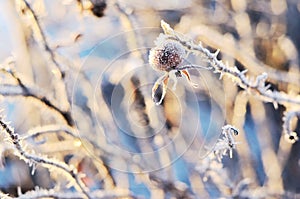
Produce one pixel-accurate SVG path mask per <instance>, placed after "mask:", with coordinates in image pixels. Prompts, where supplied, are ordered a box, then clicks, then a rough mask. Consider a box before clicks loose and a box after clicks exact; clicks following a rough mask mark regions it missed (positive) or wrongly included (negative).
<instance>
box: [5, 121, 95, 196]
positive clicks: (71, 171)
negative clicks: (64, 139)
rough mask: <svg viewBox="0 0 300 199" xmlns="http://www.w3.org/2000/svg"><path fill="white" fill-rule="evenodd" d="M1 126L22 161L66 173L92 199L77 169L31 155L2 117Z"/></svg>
mask: <svg viewBox="0 0 300 199" xmlns="http://www.w3.org/2000/svg"><path fill="white" fill-rule="evenodd" d="M0 126H1V128H2V130H3V131H4V133H7V134H8V136H9V137H10V139H11V142H12V143H13V144H14V146H15V148H16V149H17V152H18V155H19V157H20V158H21V159H24V160H25V162H26V163H28V164H29V165H30V166H35V164H45V165H47V166H49V167H53V168H58V169H60V170H62V171H64V173H66V174H67V176H68V177H70V180H72V181H73V182H74V183H75V185H76V186H75V187H78V188H79V190H80V191H81V192H82V193H83V194H84V195H85V196H86V197H87V198H92V197H91V196H90V194H89V192H88V191H87V190H86V189H87V188H86V187H85V185H84V183H83V182H82V180H81V178H80V175H79V173H78V172H77V170H76V169H75V168H71V167H70V166H68V165H67V164H65V163H63V162H60V161H57V160H53V159H49V158H46V157H42V156H38V155H34V154H31V153H28V152H27V151H26V150H25V148H24V147H23V146H22V145H21V143H20V138H19V135H18V134H17V133H15V131H14V129H13V128H12V127H11V126H10V125H9V124H8V123H7V122H5V121H4V120H3V118H2V117H0Z"/></svg>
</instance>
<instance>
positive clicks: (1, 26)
mask: <svg viewBox="0 0 300 199" xmlns="http://www.w3.org/2000/svg"><path fill="white" fill-rule="evenodd" d="M161 20H164V21H165V22H167V23H168V24H170V26H171V27H173V28H174V30H175V31H177V32H178V33H179V34H184V35H186V36H187V37H188V38H190V39H191V40H193V41H195V42H196V43H197V42H200V41H201V42H202V44H203V46H205V47H206V48H208V49H209V50H211V51H212V52H214V51H216V50H217V49H220V54H219V55H218V58H219V59H222V60H223V61H224V63H228V65H229V66H237V68H238V69H240V70H245V69H247V70H248V72H247V76H249V78H250V79H251V77H252V78H255V77H256V76H257V75H259V74H261V73H263V72H266V73H267V74H268V79H267V82H268V83H269V84H270V85H271V89H272V90H280V91H283V92H285V93H287V94H289V95H290V96H291V99H293V98H296V97H295V96H297V95H299V92H300V72H299V69H300V68H299V57H300V51H299V48H300V34H299V31H300V2H299V1H298V0H268V1H267V0H259V1H258V0H251V1H246V0H186V1H179V0H164V1H146V0H144V1H135V0H128V1H121V0H120V1H110V0H107V1H105V0H77V1H76V0H26V1H25V0H15V1H5V0H3V1H0V44H1V45H0V63H1V72H0V78H1V83H0V99H1V100H0V107H1V110H2V116H3V117H4V118H5V121H10V122H11V123H10V125H11V126H12V127H13V128H14V130H15V132H16V133H18V134H19V135H20V137H21V138H20V139H21V143H22V145H23V146H24V147H25V149H26V151H27V152H28V153H30V154H36V155H38V156H43V157H44V156H46V157H49V158H54V159H56V160H58V161H60V162H64V163H66V164H67V165H70V166H73V167H74V168H76V169H77V170H78V171H79V172H80V173H83V174H85V176H84V177H82V182H83V183H84V184H85V186H86V187H87V188H88V189H89V192H90V193H93V192H96V191H101V194H102V195H101V194H98V195H97V194H95V198H300V195H299V193H300V161H299V158H300V144H299V142H295V143H290V142H288V141H287V140H286V139H284V138H285V134H284V128H283V125H284V118H286V117H285V116H286V115H288V113H290V112H293V111H294V112H296V113H298V118H297V114H296V115H294V116H295V117H292V118H291V120H288V121H289V122H288V123H289V124H288V126H289V128H290V131H294V132H297V133H298V134H299V132H300V123H299V115H300V114H299V110H300V106H299V104H296V103H294V104H292V103H283V104H279V106H278V107H276V106H274V105H273V104H272V103H267V102H263V101H262V100H261V99H258V98H257V97H254V96H253V95H251V94H249V93H246V92H245V91H244V90H243V89H241V88H240V87H238V86H237V85H236V84H235V83H234V82H233V81H232V79H230V78H227V77H226V76H225V77H224V78H222V79H221V80H219V75H218V74H214V73H212V72H211V71H206V70H194V69H193V70H190V73H191V76H192V81H193V82H194V83H197V84H198V87H197V88H193V87H192V86H191V85H190V84H189V83H188V82H187V81H186V80H185V79H184V78H178V84H177V86H176V89H172V86H173V85H174V82H173V81H170V82H169V88H168V91H167V95H166V97H165V99H164V101H163V103H162V104H161V105H159V106H157V105H155V104H154V102H153V101H152V99H151V89H152V86H153V85H154V83H155V81H156V80H157V79H158V78H159V77H160V76H161V75H163V73H161V72H159V71H154V70H153V69H152V68H151V67H150V66H149V64H148V55H149V50H150V49H151V48H153V47H154V46H155V44H154V41H155V40H156V38H157V37H158V35H159V34H160V33H162V29H161V28H160V21H161ZM189 63H192V64H197V65H201V66H209V63H206V62H205V61H204V60H203V58H202V57H201V56H197V55H194V54H189V55H187V57H186V60H185V61H184V63H183V64H189ZM226 124H231V125H233V126H235V127H236V128H237V129H239V135H237V136H235V138H236V142H238V144H237V146H236V149H234V151H233V157H232V158H230V157H229V156H224V157H223V158H222V160H221V161H219V160H218V159H217V158H216V157H215V156H214V154H213V153H211V151H212V150H213V149H214V145H215V143H216V142H217V141H218V139H219V137H220V135H221V132H222V126H224V125H226ZM0 137H1V139H0V142H1V144H0V154H1V156H0V157H1V169H0V189H1V191H2V192H3V194H6V193H7V194H9V196H11V197H20V198H22V197H23V198H41V197H42V196H41V195H40V196H39V193H40V191H41V190H44V189H45V190H55V191H56V192H57V193H61V194H62V195H61V196H60V197H58V198H72V197H71V196H70V195H69V196H68V195H64V193H70V192H73V193H76V192H77V190H76V186H75V185H74V183H73V182H71V181H70V179H69V178H68V177H65V175H62V174H61V173H62V172H61V171H57V170H59V169H57V168H53V167H51V166H50V167H49V166H48V167H47V166H45V165H42V164H38V165H37V166H36V167H30V166H28V165H27V164H26V163H25V162H24V161H23V160H20V159H19V158H18V156H16V154H15V152H16V151H15V148H14V146H13V145H12V143H11V142H9V141H7V137H6V136H5V133H4V131H3V129H2V130H1V136H0ZM28 191H32V192H28ZM26 194H27V195H26ZM3 197H4V196H3ZM49 197H50V198H51V196H49ZM73 197H75V196H73ZM78 197H79V196H78ZM81 197H83V196H82V195H80V197H79V198H81ZM52 198H57V197H52Z"/></svg>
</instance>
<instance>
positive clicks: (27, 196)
mask: <svg viewBox="0 0 300 199" xmlns="http://www.w3.org/2000/svg"><path fill="white" fill-rule="evenodd" d="M90 195H91V197H92V198H93V199H97V198H99V199H100V198H125V197H126V198H131V197H130V195H131V194H130V192H129V191H128V190H126V189H113V190H109V191H104V190H98V191H93V192H91V193H90ZM17 198H18V199H37V198H64V199H73V198H85V196H84V194H82V193H76V192H60V191H57V190H55V189H50V190H47V189H35V190H32V191H28V192H26V193H24V194H21V195H20V196H19V197H17Z"/></svg>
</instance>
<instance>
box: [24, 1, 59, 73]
mask: <svg viewBox="0 0 300 199" xmlns="http://www.w3.org/2000/svg"><path fill="white" fill-rule="evenodd" d="M23 1H24V3H25V5H26V7H27V9H28V10H29V11H30V13H31V14H32V16H33V18H34V22H35V24H36V26H37V28H38V31H39V33H40V35H41V37H42V42H43V45H44V48H45V51H46V52H48V53H49V55H50V59H51V61H52V62H53V63H54V64H55V66H56V67H57V68H58V69H59V72H60V76H61V78H62V79H64V78H65V72H64V70H63V69H62V66H61V65H60V64H59V63H58V62H57V61H56V59H55V54H54V52H53V51H52V49H51V48H50V47H49V44H48V42H47V39H46V35H45V33H44V31H43V29H42V27H41V23H40V21H39V18H38V17H37V15H36V13H35V12H34V10H33V9H32V7H31V5H30V4H29V3H28V2H27V1H26V0H23Z"/></svg>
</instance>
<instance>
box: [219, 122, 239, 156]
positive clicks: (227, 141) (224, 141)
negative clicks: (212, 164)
mask: <svg viewBox="0 0 300 199" xmlns="http://www.w3.org/2000/svg"><path fill="white" fill-rule="evenodd" d="M238 133H239V131H238V130H237V129H236V128H235V127H233V126H231V125H225V126H223V127H222V137H221V138H220V139H219V140H218V141H217V143H216V145H215V146H214V153H215V155H216V156H217V158H218V160H219V161H220V160H221V159H222V157H223V156H224V155H227V151H228V152H229V157H230V158H232V152H233V149H235V147H236V145H237V144H238V143H237V142H236V141H235V139H234V136H235V135H238Z"/></svg>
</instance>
